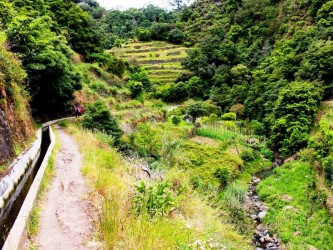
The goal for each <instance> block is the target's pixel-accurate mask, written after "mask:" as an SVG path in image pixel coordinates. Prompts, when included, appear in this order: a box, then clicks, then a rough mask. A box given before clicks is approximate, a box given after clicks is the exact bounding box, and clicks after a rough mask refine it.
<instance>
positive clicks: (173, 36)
mask: <svg viewBox="0 0 333 250" xmlns="http://www.w3.org/2000/svg"><path fill="white" fill-rule="evenodd" d="M185 38H186V37H185V34H184V33H183V32H182V31H181V30H180V29H177V28H176V29H173V30H171V31H170V32H169V34H168V41H169V42H171V43H174V44H181V43H183V42H184V40H185Z"/></svg>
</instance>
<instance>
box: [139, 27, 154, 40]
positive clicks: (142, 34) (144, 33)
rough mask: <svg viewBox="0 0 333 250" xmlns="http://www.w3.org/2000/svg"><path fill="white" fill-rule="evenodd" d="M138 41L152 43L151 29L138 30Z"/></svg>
mask: <svg viewBox="0 0 333 250" xmlns="http://www.w3.org/2000/svg"><path fill="white" fill-rule="evenodd" d="M137 36H138V39H139V40H140V41H150V40H151V32H150V30H149V29H141V28H139V29H138V32H137Z"/></svg>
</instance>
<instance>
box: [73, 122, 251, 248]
mask: <svg viewBox="0 0 333 250" xmlns="http://www.w3.org/2000/svg"><path fill="white" fill-rule="evenodd" d="M155 125H156V126H153V127H154V128H153V129H156V130H160V129H165V131H168V130H169V131H173V132H174V133H176V134H178V136H184V132H185V133H186V131H188V127H187V126H185V125H182V124H180V125H179V126H177V127H175V126H174V125H173V124H172V123H171V122H168V123H158V124H155ZM68 129H69V131H70V132H71V133H72V134H73V135H74V136H75V137H76V138H77V140H78V142H79V144H80V147H81V150H82V153H83V155H84V160H83V173H84V174H85V175H86V177H87V178H88V179H89V180H90V183H91V185H92V188H93V189H94V190H95V192H94V193H92V194H91V196H92V197H91V198H92V199H95V198H96V197H99V198H98V201H99V204H96V207H98V208H100V209H101V213H100V218H99V221H98V225H99V229H100V231H99V232H100V236H101V238H102V239H103V242H104V244H105V245H104V246H105V247H106V248H115V247H124V248H132V247H133V248H136V249H152V248H163V249H168V248H177V247H179V248H185V249H187V248H189V247H191V246H192V244H194V246H195V244H196V243H195V242H196V241H197V240H200V241H202V242H207V244H208V242H210V241H213V242H214V243H218V244H220V245H221V246H222V245H223V246H225V247H226V248H227V249H239V248H241V249H251V246H250V244H249V242H250V241H249V240H246V239H245V238H244V237H242V236H240V234H239V233H238V232H237V230H236V228H235V225H232V224H230V223H228V222H227V221H229V219H228V216H227V215H224V214H223V213H220V209H219V208H213V207H211V206H209V205H207V204H206V202H205V201H204V200H203V198H202V197H201V196H200V195H199V194H198V193H197V192H196V191H195V190H193V189H192V187H191V186H192V185H189V183H190V182H191V179H190V176H189V173H190V172H189V171H186V170H185V169H183V170H182V168H176V167H174V166H177V164H178V163H179V162H180V161H182V160H180V159H178V160H177V162H178V163H175V164H173V165H172V166H171V168H170V167H169V168H167V169H164V174H163V175H164V180H165V181H163V182H159V181H158V180H148V179H144V180H143V181H144V182H142V181H140V180H137V179H136V175H135V173H136V172H137V171H138V167H139V166H140V164H142V163H140V162H141V161H139V160H138V161H136V160H134V161H133V160H130V161H128V160H129V159H127V160H126V159H125V158H123V157H122V156H121V155H120V154H119V153H117V151H116V150H115V149H112V148H109V147H108V146H106V145H105V144H101V143H102V142H101V141H99V140H97V139H96V135H94V134H92V133H90V132H87V131H82V130H79V129H78V128H77V127H75V126H70V127H69V128H68ZM145 129H146V130H145V132H144V133H140V134H138V135H135V137H137V136H141V138H142V137H145V138H146V139H145V140H146V141H147V140H148V138H149V137H155V136H160V135H159V134H157V133H149V130H150V126H148V127H147V128H145ZM149 140H151V139H149ZM167 140H168V139H164V141H167ZM134 141H137V140H136V139H134ZM136 143H138V142H136ZM163 144H164V143H163ZM190 144H191V145H192V144H193V145H196V143H190ZM144 145H150V144H146V143H144V144H142V147H144ZM209 149H211V148H209ZM209 149H208V148H207V150H206V153H208V152H209ZM145 150H147V152H150V151H151V150H153V149H152V148H146V149H145ZM160 150H161V151H159V152H160V153H159V152H158V153H157V155H158V156H159V157H161V159H162V158H163V157H164V156H163V155H165V156H167V155H169V154H168V153H166V152H170V150H167V149H163V146H162V145H161V148H160ZM184 151H185V152H188V150H187V149H184ZM163 152H165V153H163ZM177 155H178V154H177ZM206 159H207V160H208V158H207V157H206ZM160 164H163V161H161V162H160ZM155 165H156V163H155ZM135 169H136V170H135ZM161 170H162V168H161ZM188 170H190V168H189V169H188ZM133 194H134V196H133ZM101 197H102V199H100V198H101ZM147 215H148V216H147ZM210 238H211V239H210ZM203 244H205V243H203Z"/></svg>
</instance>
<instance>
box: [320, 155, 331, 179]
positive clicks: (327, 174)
mask: <svg viewBox="0 0 333 250" xmlns="http://www.w3.org/2000/svg"><path fill="white" fill-rule="evenodd" d="M322 164H323V169H324V172H325V178H326V179H327V180H328V181H332V179H333V157H331V156H329V157H326V158H324V159H323V160H322Z"/></svg>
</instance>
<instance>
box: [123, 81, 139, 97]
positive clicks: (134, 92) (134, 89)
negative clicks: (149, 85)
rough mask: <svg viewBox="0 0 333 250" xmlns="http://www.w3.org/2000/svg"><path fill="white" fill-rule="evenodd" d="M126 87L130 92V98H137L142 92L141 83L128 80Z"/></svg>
mask: <svg viewBox="0 0 333 250" xmlns="http://www.w3.org/2000/svg"><path fill="white" fill-rule="evenodd" d="M127 87H128V88H129V90H130V91H131V97H132V98H135V97H137V96H139V95H140V94H141V93H142V91H143V85H142V83H141V82H137V81H133V80H130V81H128V83H127Z"/></svg>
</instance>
